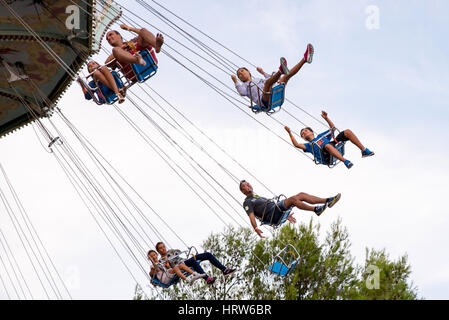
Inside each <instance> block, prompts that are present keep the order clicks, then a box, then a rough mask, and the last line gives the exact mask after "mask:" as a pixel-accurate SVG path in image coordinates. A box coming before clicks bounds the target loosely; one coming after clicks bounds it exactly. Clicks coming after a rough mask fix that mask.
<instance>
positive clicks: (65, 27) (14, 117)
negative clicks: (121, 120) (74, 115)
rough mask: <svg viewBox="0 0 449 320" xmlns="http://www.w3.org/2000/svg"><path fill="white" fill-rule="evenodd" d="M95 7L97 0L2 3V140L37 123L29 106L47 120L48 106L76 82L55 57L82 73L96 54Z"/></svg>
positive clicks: (8, 1) (2, 1) (0, 128)
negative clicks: (94, 38) (94, 34)
mask: <svg viewBox="0 0 449 320" xmlns="http://www.w3.org/2000/svg"><path fill="white" fill-rule="evenodd" d="M75 4H76V5H75ZM92 8H95V3H94V1H93V0H90V1H85V0H78V1H71V0H47V1H46V0H41V1H36V0H21V1H15V0H0V137H1V136H4V135H5V134H7V133H10V132H12V131H14V130H16V129H18V128H21V127H22V126H24V125H26V124H28V123H29V122H30V121H32V120H34V118H33V117H32V116H31V115H30V112H29V107H26V106H25V105H30V106H31V108H32V109H34V110H35V114H36V115H37V116H38V117H43V116H47V115H48V114H49V112H50V111H51V110H50V109H51V108H48V104H49V103H48V101H50V102H51V103H50V105H55V104H56V103H57V101H58V99H59V97H60V96H61V94H62V93H64V91H65V90H66V88H67V87H68V85H69V84H70V83H71V82H72V75H71V74H69V73H68V72H67V71H66V70H65V69H64V68H63V67H61V65H60V63H58V62H57V61H56V59H55V58H54V57H53V56H52V55H51V53H52V52H54V53H55V54H56V55H57V56H58V57H59V58H60V59H61V60H62V62H63V64H65V65H66V66H67V67H68V68H70V69H72V70H73V71H74V72H78V70H79V69H80V68H81V66H82V65H83V64H84V63H85V62H86V60H87V59H88V58H89V56H90V55H91V53H92V50H91V46H92V43H91V42H92V40H91V37H90V36H88V35H90V34H91V33H92V31H93V29H92V28H93V27H92V26H93V22H92V17H93V14H94V13H95V10H94V9H92ZM43 43H45V45H47V46H48V48H49V49H48V48H47V49H46V48H45V47H44V46H45V45H43ZM50 49H51V50H50ZM37 88H39V89H37ZM47 99H48V100H47Z"/></svg>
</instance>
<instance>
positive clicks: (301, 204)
mask: <svg viewBox="0 0 449 320" xmlns="http://www.w3.org/2000/svg"><path fill="white" fill-rule="evenodd" d="M326 201H327V199H323V198H318V197H315V196H312V195H309V194H307V193H304V192H301V193H299V194H297V195H296V196H293V197H290V198H288V199H286V200H285V206H286V207H291V206H295V207H297V208H298V209H301V210H306V211H314V209H315V207H312V206H309V205H307V204H306V203H305V202H307V203H310V204H319V203H326Z"/></svg>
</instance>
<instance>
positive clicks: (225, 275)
mask: <svg viewBox="0 0 449 320" xmlns="http://www.w3.org/2000/svg"><path fill="white" fill-rule="evenodd" d="M236 271H237V270H234V271H232V272H230V273H228V274H224V275H223V276H224V277H227V276H230V275H231V274H234V273H236Z"/></svg>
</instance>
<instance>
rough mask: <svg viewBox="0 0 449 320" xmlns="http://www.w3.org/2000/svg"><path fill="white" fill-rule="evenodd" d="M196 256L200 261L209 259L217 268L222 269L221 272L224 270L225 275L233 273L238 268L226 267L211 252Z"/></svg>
mask: <svg viewBox="0 0 449 320" xmlns="http://www.w3.org/2000/svg"><path fill="white" fill-rule="evenodd" d="M195 258H196V259H197V260H200V261H206V260H207V261H209V262H210V263H211V264H212V265H213V266H214V267H216V268H217V269H220V270H221V272H223V275H225V276H228V275H231V274H233V273H234V272H235V271H236V269H233V268H231V267H225V266H224V265H223V264H222V263H221V262H220V261H218V259H217V258H216V257H215V256H214V255H213V254H212V253H210V252H204V253H200V254H197V255H195Z"/></svg>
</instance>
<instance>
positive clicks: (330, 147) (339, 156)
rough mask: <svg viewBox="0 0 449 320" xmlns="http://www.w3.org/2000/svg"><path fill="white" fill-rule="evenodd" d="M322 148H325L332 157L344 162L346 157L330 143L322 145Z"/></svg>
mask: <svg viewBox="0 0 449 320" xmlns="http://www.w3.org/2000/svg"><path fill="white" fill-rule="evenodd" d="M324 149H326V151H327V152H328V153H329V154H330V155H331V156H333V157H334V158H337V159H338V160H340V161H341V162H345V161H346V159H345V158H344V157H343V155H342V154H341V153H340V152H338V150H337V149H336V148H335V147H334V146H333V145H331V144H326V145H325V146H324Z"/></svg>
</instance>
